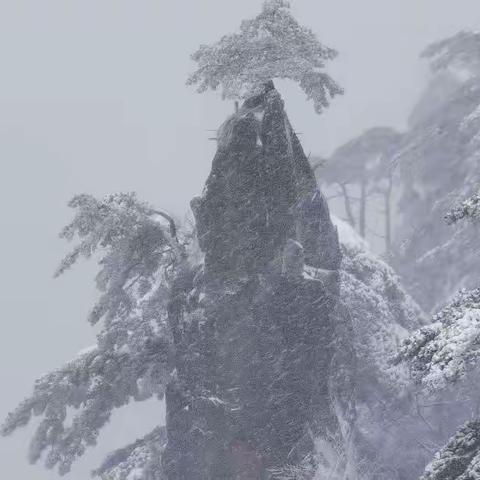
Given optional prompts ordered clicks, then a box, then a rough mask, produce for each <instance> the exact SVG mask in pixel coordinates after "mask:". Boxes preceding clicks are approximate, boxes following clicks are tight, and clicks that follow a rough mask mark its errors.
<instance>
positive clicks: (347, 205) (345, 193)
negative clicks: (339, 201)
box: [339, 183, 356, 228]
mask: <svg viewBox="0 0 480 480" xmlns="http://www.w3.org/2000/svg"><path fill="white" fill-rule="evenodd" d="M339 185H340V188H341V189H342V193H343V198H344V201H345V213H346V214H347V219H348V223H349V224H350V225H351V226H352V227H353V228H355V223H356V222H355V216H354V215H353V211H352V204H351V203H350V196H349V195H348V190H347V186H346V185H345V184H343V183H341V184H339Z"/></svg>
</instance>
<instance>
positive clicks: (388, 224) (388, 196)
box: [385, 174, 392, 254]
mask: <svg viewBox="0 0 480 480" xmlns="http://www.w3.org/2000/svg"><path fill="white" fill-rule="evenodd" d="M391 249H392V174H389V176H388V185H387V190H386V191H385V253H387V254H388V253H390V251H391Z"/></svg>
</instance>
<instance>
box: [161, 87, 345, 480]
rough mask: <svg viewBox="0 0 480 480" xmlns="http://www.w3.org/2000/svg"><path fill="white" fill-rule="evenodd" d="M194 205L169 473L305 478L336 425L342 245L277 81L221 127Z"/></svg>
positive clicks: (177, 320) (174, 307)
mask: <svg viewBox="0 0 480 480" xmlns="http://www.w3.org/2000/svg"><path fill="white" fill-rule="evenodd" d="M192 210H193V211H194V214H195V219H196V224H197V233H198V240H199V244H200V247H201V249H202V250H203V252H204V253H205V262H204V265H203V268H191V269H185V271H183V272H182V273H181V274H180V275H179V277H178V279H177V281H176V283H175V286H174V288H173V292H172V300H171V303H170V309H169V321H170V323H171V325H172V328H173V332H174V337H175V344H176V355H177V365H178V366H179V367H178V368H177V371H176V379H175V380H174V381H173V382H172V383H171V385H170V387H169V389H168V391H167V394H166V399H167V435H168V443H167V446H166V449H165V453H164V457H163V466H164V469H165V472H166V475H167V478H168V479H169V480H213V479H215V480H229V479H232V480H233V479H242V478H248V479H249V480H254V479H260V478H262V479H263V478H280V477H279V476H278V475H280V472H284V477H282V478H289V477H286V475H285V472H287V473H288V471H289V469H292V468H297V471H298V469H299V468H301V469H303V470H302V471H303V472H304V477H301V478H305V479H307V478H311V477H312V475H313V472H314V470H315V469H316V466H317V465H316V464H317V462H318V461H322V460H321V459H320V460H318V456H316V455H315V444H314V440H315V438H316V437H317V436H320V435H330V436H332V435H333V436H335V435H337V434H338V426H337V424H336V420H335V418H336V417H335V415H334V413H333V411H332V407H331V405H330V397H329V393H328V377H329V369H330V363H331V358H332V346H331V345H332V339H333V332H334V322H333V314H332V313H333V311H334V309H335V305H336V301H337V297H338V286H339V277H338V272H337V270H338V267H339V265H340V262H341V254H340V248H339V244H338V236H337V232H336V229H335V227H333V225H332V223H331V221H330V216H329V212H328V207H327V204H326V201H325V199H324V197H323V196H322V194H321V192H320V191H319V190H318V189H317V185H316V181H315V177H314V175H313V172H312V170H311V168H310V166H309V163H308V160H307V158H306V156H305V154H304V152H303V150H302V147H301V145H300V142H299V141H298V138H297V137H296V135H295V133H294V131H293V129H292V127H291V126H290V123H289V121H288V118H287V116H286V114H285V111H284V106H283V101H282V100H281V98H280V96H279V94H278V92H277V91H276V90H275V89H274V87H273V84H267V85H266V86H265V90H264V92H263V93H262V94H260V95H258V96H255V97H252V98H249V99H248V100H247V101H246V102H245V103H244V105H243V106H242V108H241V109H240V110H239V111H238V112H237V113H236V114H235V115H233V116H232V117H231V118H229V119H228V120H227V121H226V122H225V123H224V125H223V126H222V127H221V129H220V131H219V144H218V151H217V153H216V155H215V158H214V160H213V165H212V171H211V173H210V176H209V178H208V180H207V183H206V187H205V191H204V194H203V196H202V197H201V198H197V199H194V201H192ZM275 472H276V473H275ZM292 478H294V477H292ZM295 478H297V477H295ZM298 478H300V477H298Z"/></svg>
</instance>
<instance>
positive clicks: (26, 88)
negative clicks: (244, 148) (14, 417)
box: [0, 0, 480, 480]
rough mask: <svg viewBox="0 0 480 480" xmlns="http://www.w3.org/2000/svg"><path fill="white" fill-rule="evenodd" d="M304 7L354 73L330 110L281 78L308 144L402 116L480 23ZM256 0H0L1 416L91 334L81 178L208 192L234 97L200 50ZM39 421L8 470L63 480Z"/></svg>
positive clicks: (152, 410) (381, 2) (445, 6)
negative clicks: (67, 262)
mask: <svg viewBox="0 0 480 480" xmlns="http://www.w3.org/2000/svg"><path fill="white" fill-rule="evenodd" d="M292 5H293V12H294V14H295V15H296V16H297V18H298V20H299V21H300V22H301V23H304V24H306V25H308V26H310V27H311V28H312V29H313V30H314V31H315V32H316V33H317V34H318V36H319V38H320V39H321V41H323V42H324V43H325V44H327V45H328V46H331V47H334V48H336V49H337V50H338V51H339V53H340V55H339V57H338V59H337V60H335V61H334V62H333V63H332V64H331V65H329V68H328V70H329V72H330V73H331V74H332V76H334V77H335V78H336V79H337V80H338V82H339V83H340V84H341V85H342V86H344V87H345V89H346V94H345V96H344V97H343V98H341V99H336V100H334V102H333V104H332V107H331V108H330V109H329V110H328V111H327V112H326V113H325V114H323V115H322V116H318V115H316V114H315V113H314V111H313V107H312V105H311V104H309V103H306V102H305V100H304V98H303V96H302V93H301V92H300V91H299V90H297V89H296V88H294V87H292V86H290V85H284V84H281V85H280V90H281V91H282V93H283V94H284V98H285V100H286V107H287V111H288V113H289V115H290V118H291V121H292V123H293V125H294V127H295V129H296V130H297V131H299V132H302V134H303V135H302V137H301V140H302V142H303V145H304V149H305V151H306V152H307V153H309V152H312V154H321V155H328V154H329V153H330V152H331V151H332V149H333V148H335V147H336V146H338V145H339V144H341V143H342V142H344V141H346V140H348V139H349V138H351V137H352V136H355V135H357V134H359V133H361V132H362V130H364V129H366V128H369V127H371V126H374V125H391V126H396V127H398V128H402V126H403V125H404V123H405V120H406V117H407V115H408V113H409V111H410V109H411V107H412V105H413V103H414V102H415V99H416V98H417V97H418V95H419V94H420V92H421V91H422V88H424V86H425V81H426V78H427V69H426V67H425V65H423V63H422V62H421V61H420V60H419V59H418V54H419V52H420V51H421V50H422V49H423V48H424V47H425V46H426V45H427V44H428V43H429V42H432V41H434V40H437V39H440V38H442V37H445V36H449V35H452V34H454V33H456V32H457V31H459V30H461V29H480V1H479V0H293V2H292ZM260 6H261V0H242V1H233V0H230V1H226V0H198V1H194V0H190V1H166V0H156V1H153V0H152V1H146V0H135V1H134V0H130V1H127V0H56V1H53V0H42V1H38V0H30V1H25V0H10V1H8V0H0V65H1V73H0V162H1V165H2V169H1V179H0V182H1V183H0V208H1V221H2V236H1V248H0V255H1V258H0V266H1V268H2V270H3V271H2V275H1V276H0V304H1V312H2V330H1V332H2V334H1V336H0V381H1V391H2V394H1V396H0V416H2V417H3V416H4V415H5V414H6V413H7V411H8V410H9V409H11V408H13V407H14V406H15V405H16V403H17V401H19V400H21V399H22V398H23V397H24V396H25V395H26V394H27V393H28V392H29V391H30V389H31V385H32V383H33V380H34V379H35V378H36V377H38V376H39V375H41V374H42V373H44V372H46V371H48V370H50V369H52V368H55V367H56V366H59V365H60V364H62V363H63V362H65V361H67V360H68V359H70V358H71V357H72V356H74V355H75V353H76V352H78V351H79V350H80V349H81V348H83V347H85V346H86V345H89V344H90V343H92V342H93V338H94V333H93V332H92V331H91V328H90V327H89V326H88V324H87V323H86V321H85V320H84V319H85V316H86V313H87V311H88V310H89V306H90V305H91V304H92V299H93V298H94V294H95V293H94V288H93V284H92V281H91V279H92V274H93V272H94V268H93V267H94V266H93V265H92V266H82V267H81V268H79V269H78V270H77V271H73V272H71V273H69V274H68V275H67V276H66V277H65V278H64V279H62V280H55V281H54V280H53V279H52V272H53V270H54V269H55V266H56V263H57V261H58V260H59V259H60V258H61V256H62V255H63V254H64V253H65V251H66V247H65V245H63V243H62V242H61V241H60V240H59V239H58V238H57V232H58V231H59V230H60V228H61V227H62V226H63V225H64V224H65V223H66V222H67V221H68V219H69V215H70V212H69V211H68V209H67V208H66V206H65V204H66V202H67V201H68V199H69V198H70V197H71V196H72V195H73V194H74V193H79V192H88V193H94V194H98V195H103V194H106V193H113V192H118V191H131V190H136V191H137V192H138V193H139V196H140V197H141V198H143V199H146V200H148V201H150V202H152V203H154V204H155V205H156V206H157V207H160V208H163V209H166V210H169V211H171V212H173V213H175V214H176V215H179V216H182V215H183V214H184V213H185V212H186V211H187V208H188V201H189V200H190V198H191V197H192V196H193V195H196V194H199V193H200V192H201V190H202V186H203V183H204V181H205V178H206V176H207V174H208V171H209V168H210V164H211V160H212V156H213V154H214V149H215V144H214V142H212V141H209V140H208V137H209V136H211V135H212V134H211V132H208V131H207V130H208V129H215V128H217V127H218V125H219V124H220V123H221V122H222V121H223V120H224V119H225V116H226V115H227V114H228V113H230V112H231V111H232V108H233V106H232V104H231V102H222V101H221V99H220V97H219V96H218V95H217V94H204V95H198V94H197V93H196V92H195V91H194V90H193V89H192V88H188V87H186V86H185V79H186V77H187V74H188V72H189V71H191V70H192V68H193V65H192V63H191V61H190V59H189V55H190V53H191V52H192V51H194V50H195V49H196V47H197V46H198V45H199V44H200V43H210V42H212V41H214V40H216V39H217V38H218V37H219V36H220V35H222V34H225V33H229V32H231V31H233V30H234V29H236V28H237V27H238V25H239V23H240V20H241V19H242V18H247V17H251V16H253V15H255V14H256V13H257V12H258V11H259V9H260ZM162 417H163V410H162V408H161V407H158V406H156V405H155V404H152V403H151V402H150V403H148V404H140V405H139V406H137V407H136V408H133V409H129V410H128V411H127V412H123V413H121V414H119V415H117V416H116V417H115V419H116V420H118V421H117V422H115V424H114V425H112V426H111V427H109V429H108V430H107V432H106V433H105V434H104V435H102V437H101V439H100V440H101V441H100V446H99V449H98V450H99V451H98V452H96V453H94V454H92V455H89V456H88V457H87V458H86V460H84V461H82V462H81V463H80V465H79V466H78V467H76V468H75V469H74V471H73V473H72V474H71V476H70V478H72V479H73V480H85V479H86V478H88V476H87V473H86V472H88V470H89V469H90V468H93V467H94V466H96V463H97V462H98V461H100V459H101V458H102V455H103V454H104V453H105V452H106V451H108V450H109V449H111V448H115V447H118V446H121V445H122V444H123V443H124V442H126V441H127V440H129V439H131V440H133V439H134V438H135V435H140V434H141V433H142V432H144V431H146V429H147V428H148V427H149V425H151V426H152V428H153V426H154V424H153V422H155V421H158V422H162ZM31 432H32V429H31V428H28V429H25V430H24V431H22V432H19V433H17V434H16V435H14V436H13V437H12V438H9V439H6V440H5V439H1V440H0V472H1V475H2V478H9V479H14V480H47V479H49V480H52V479H55V478H57V475H56V474H55V473H53V472H48V471H45V470H43V468H42V467H36V468H35V467H30V466H28V465H27V463H26V461H25V456H26V451H27V442H28V434H29V433H31Z"/></svg>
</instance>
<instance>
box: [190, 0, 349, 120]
mask: <svg viewBox="0 0 480 480" xmlns="http://www.w3.org/2000/svg"><path fill="white" fill-rule="evenodd" d="M289 7H290V5H289V3H288V2H287V1H286V0H267V1H265V2H264V3H263V9H262V11H261V12H260V14H259V15H258V16H256V17H255V18H253V19H251V20H244V21H243V22H242V24H241V26H240V32H239V33H234V34H231V35H226V36H224V37H222V39H221V40H220V41H219V42H217V43H215V44H214V45H211V46H207V45H202V46H201V47H200V48H199V49H198V50H197V51H196V52H195V53H194V54H193V55H192V59H193V60H194V61H195V62H197V63H198V68H197V70H196V71H195V72H194V73H193V74H192V75H191V76H190V78H189V79H188V82H187V83H188V84H190V85H198V91H199V92H204V91H206V90H208V89H212V90H217V89H218V88H220V89H221V91H222V96H223V98H230V99H243V98H244V97H245V95H251V94H252V92H255V91H256V90H258V89H259V88H260V89H261V88H262V86H263V85H264V84H265V83H267V82H268V81H270V80H275V79H288V80H292V81H294V82H296V83H297V84H298V85H299V86H300V88H301V89H302V90H303V91H304V92H305V95H306V96H307V99H308V100H312V101H313V104H314V107H315V111H316V112H317V113H320V112H321V111H322V110H323V109H324V108H326V107H328V105H329V101H330V98H333V97H334V96H335V95H339V94H342V93H343V90H342V89H341V88H340V87H339V86H338V84H337V83H336V82H335V81H334V80H333V79H332V78H331V77H330V76H329V75H328V74H326V73H325V72H324V68H325V63H326V62H327V61H329V60H332V59H333V58H335V57H336V55H337V52H336V51H335V50H333V49H331V48H328V47H325V46H324V45H322V44H321V43H320V42H319V41H318V39H317V37H316V36H315V34H314V33H313V32H312V31H311V30H310V29H308V28H306V27H304V26H302V25H300V24H299V23H298V22H297V21H296V20H295V18H294V17H293V16H292V14H291V13H290V11H289Z"/></svg>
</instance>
